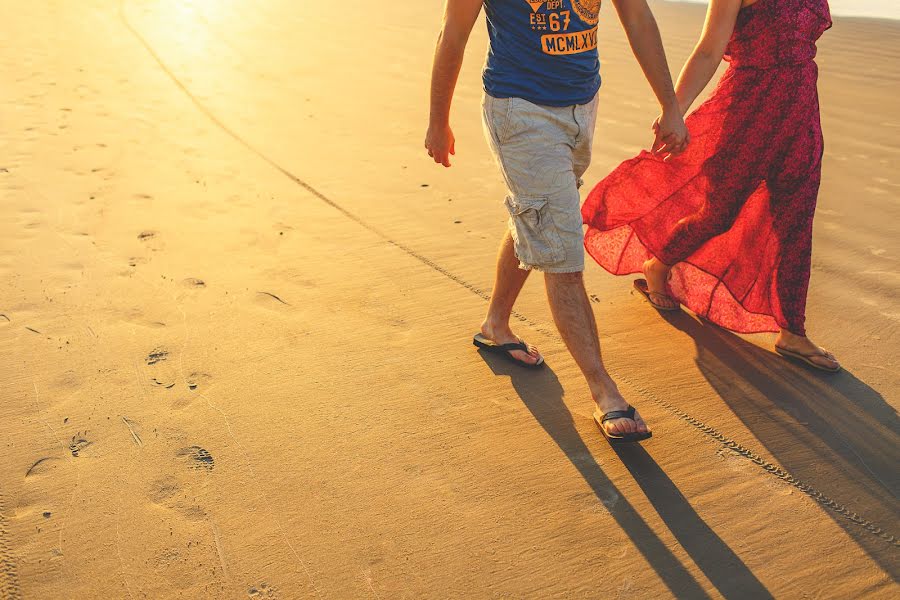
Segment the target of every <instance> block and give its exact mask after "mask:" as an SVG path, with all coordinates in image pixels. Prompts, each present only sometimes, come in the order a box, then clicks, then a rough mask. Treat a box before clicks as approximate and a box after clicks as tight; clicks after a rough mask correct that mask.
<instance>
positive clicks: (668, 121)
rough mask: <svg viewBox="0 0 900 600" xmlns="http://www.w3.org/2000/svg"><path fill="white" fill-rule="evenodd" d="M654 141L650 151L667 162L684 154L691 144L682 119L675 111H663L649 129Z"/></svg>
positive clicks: (689, 135)
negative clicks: (651, 131)
mask: <svg viewBox="0 0 900 600" xmlns="http://www.w3.org/2000/svg"><path fill="white" fill-rule="evenodd" d="M651 129H652V130H653V133H654V134H655V136H656V139H654V140H653V146H652V147H651V149H650V151H651V152H652V153H653V154H654V155H655V156H662V157H663V160H664V161H666V162H668V161H669V159H671V158H672V157H673V156H676V155H678V154H681V153H682V152H684V151H685V150H686V149H687V147H688V144H690V143H691V134H690V133H689V132H688V130H687V127H686V126H685V124H684V118H683V117H682V116H681V113H680V112H679V111H677V110H672V111H665V110H664V111H663V113H662V114H661V115H660V116H659V117H657V118H656V120H655V121H654V122H653V125H652V127H651Z"/></svg>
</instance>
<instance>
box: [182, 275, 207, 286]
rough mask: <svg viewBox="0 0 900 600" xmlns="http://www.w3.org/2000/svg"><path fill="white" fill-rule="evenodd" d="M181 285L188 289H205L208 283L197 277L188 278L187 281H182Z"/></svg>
mask: <svg viewBox="0 0 900 600" xmlns="http://www.w3.org/2000/svg"><path fill="white" fill-rule="evenodd" d="M181 285H183V286H184V287H186V288H205V287H206V282H205V281H203V280H202V279H197V278H196V277H188V278H187V279H182V280H181Z"/></svg>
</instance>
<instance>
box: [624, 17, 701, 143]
mask: <svg viewBox="0 0 900 600" xmlns="http://www.w3.org/2000/svg"><path fill="white" fill-rule="evenodd" d="M613 4H614V5H615V7H616V12H618V13H619V20H620V21H621V22H622V27H623V28H624V29H625V34H626V35H627V36H628V42H629V43H630V44H631V49H632V51H633V52H634V55H635V57H636V58H637V60H638V62H639V63H640V65H641V69H643V71H644V76H645V77H646V78H647V81H648V82H650V87H652V88H653V93H654V94H656V99H657V100H658V101H659V105H660V107H661V108H662V115H661V116H660V117H659V119H658V120H657V122H656V123H654V129H655V131H656V140H655V141H654V143H653V152H654V153H655V154H678V153H680V152H682V151H683V150H684V149H685V148H686V147H687V144H688V142H689V141H690V137H689V136H688V131H687V128H686V127H685V126H684V119H683V117H682V115H681V111H680V110H679V107H678V99H677V98H676V96H675V90H674V88H673V86H672V75H671V73H669V64H668V62H667V61H666V53H665V51H664V50H663V45H662V39H661V38H660V35H659V28H658V27H657V25H656V19H654V18H653V13H652V12H651V11H650V7H649V6H647V0H613Z"/></svg>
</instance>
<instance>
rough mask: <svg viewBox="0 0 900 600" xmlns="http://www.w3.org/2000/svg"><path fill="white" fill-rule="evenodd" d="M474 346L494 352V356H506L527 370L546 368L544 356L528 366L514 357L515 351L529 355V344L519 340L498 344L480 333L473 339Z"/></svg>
mask: <svg viewBox="0 0 900 600" xmlns="http://www.w3.org/2000/svg"><path fill="white" fill-rule="evenodd" d="M472 344H474V345H475V346H478V347H479V348H481V349H482V350H484V351H485V352H492V353H494V354H499V355H500V356H505V357H506V358H507V359H509V360H511V361H513V362H514V363H516V364H517V365H521V366H523V367H525V368H526V369H537V368H539V367H543V366H544V357H543V356H542V357H540V358H539V359H538V361H537V362H536V363H535V364H533V365H532V364H528V363H527V362H524V361H521V360H519V359H518V358H516V357H515V356H513V355H512V351H513V350H521V351H522V352H524V353H525V354H528V344H526V343H525V341H524V340H519V342H518V343H516V342H510V343H509V344H497V343H494V342H493V341H491V340H489V339H487V338H486V337H484V336H483V335H481V334H480V333H476V334H475V337H474V338H473V339H472Z"/></svg>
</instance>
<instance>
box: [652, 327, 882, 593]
mask: <svg viewBox="0 0 900 600" xmlns="http://www.w3.org/2000/svg"><path fill="white" fill-rule="evenodd" d="M664 318H665V319H666V320H667V321H668V322H669V323H670V324H671V325H672V326H674V327H675V328H677V329H679V330H680V331H683V332H684V333H686V334H687V335H689V336H690V337H691V338H692V339H693V340H694V342H695V344H696V346H697V359H696V360H697V365H698V367H699V368H700V371H701V372H702V373H703V375H704V376H705V377H706V379H707V380H708V381H709V383H710V384H711V385H712V386H713V388H715V390H716V392H717V393H718V395H719V396H720V397H721V398H722V400H723V401H724V402H725V403H726V404H727V405H728V406H729V407H730V408H731V410H732V411H734V414H735V415H737V417H738V418H739V419H740V420H741V421H742V422H743V423H744V424H745V425H746V426H747V428H748V429H749V430H750V431H752V432H753V435H755V436H756V438H757V439H758V440H759V442H760V443H762V444H763V445H764V446H765V448H766V450H767V451H768V452H769V453H770V454H771V455H772V456H773V457H774V458H775V460H776V461H777V462H778V463H779V464H780V465H781V466H782V467H784V469H785V470H787V471H788V472H789V473H790V474H791V475H793V476H794V477H795V478H796V479H799V480H800V481H802V482H803V483H805V484H806V485H809V486H811V487H813V488H815V489H816V490H818V491H819V492H821V493H822V494H825V495H826V496H828V497H830V498H831V499H832V500H835V501H836V502H838V503H841V504H843V505H844V506H846V507H847V508H848V509H850V510H851V511H853V512H855V513H857V514H858V515H860V516H861V517H863V518H864V519H867V520H869V521H871V522H873V523H874V524H875V525H877V526H879V527H881V528H884V529H887V530H888V533H890V534H893V535H897V531H894V530H892V529H896V526H897V523H898V522H900V505H898V502H897V492H898V489H900V469H898V465H900V421H898V418H897V412H896V411H895V410H894V409H893V408H892V407H891V406H890V405H889V404H888V403H887V402H886V401H885V400H884V398H883V397H882V396H881V395H880V394H879V393H878V392H876V391H875V390H873V389H872V388H871V387H869V386H868V385H866V384H865V383H863V382H862V381H860V380H859V379H857V378H856V377H854V376H853V374H851V373H849V372H847V371H846V370H844V371H842V372H840V373H836V374H832V373H825V372H819V371H816V370H813V369H810V368H808V367H805V366H802V365H799V364H795V363H792V362H790V361H788V360H786V359H784V358H782V357H780V356H778V355H777V354H775V353H774V352H769V351H767V350H765V349H763V348H760V347H758V346H756V345H755V344H753V343H751V342H749V341H747V340H745V339H743V338H741V337H739V336H737V335H734V334H732V333H731V332H729V331H727V330H724V329H721V328H719V327H717V326H716V325H713V324H711V323H708V322H706V321H702V320H699V319H697V318H695V317H693V316H691V315H689V314H688V313H671V314H666V315H664ZM823 510H825V511H826V512H827V513H828V514H829V515H831V516H832V518H833V519H834V520H835V521H836V522H837V523H838V524H839V525H840V526H841V527H842V528H843V529H844V530H845V531H846V532H847V533H848V534H849V535H850V536H851V537H852V538H853V539H854V540H856V542H857V543H858V544H859V545H860V546H861V547H862V548H863V549H864V550H865V551H866V552H867V553H868V555H869V556H870V557H871V558H872V559H873V560H875V561H876V562H877V563H878V564H879V565H880V566H881V567H882V568H883V569H884V570H885V571H887V572H888V573H889V574H890V575H891V577H892V578H893V579H894V580H895V581H896V580H897V574H898V553H897V548H896V545H895V544H892V543H891V542H889V541H887V540H885V539H883V538H880V537H878V536H877V535H875V534H873V533H872V532H870V531H867V530H866V529H864V528H863V527H861V526H859V525H858V524H856V523H854V522H852V521H851V520H849V519H848V518H846V517H844V516H841V515H839V514H837V513H836V512H834V511H831V510H827V509H823Z"/></svg>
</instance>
